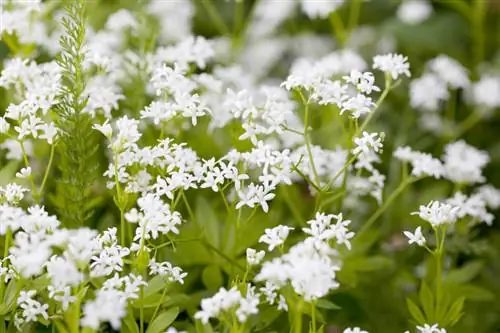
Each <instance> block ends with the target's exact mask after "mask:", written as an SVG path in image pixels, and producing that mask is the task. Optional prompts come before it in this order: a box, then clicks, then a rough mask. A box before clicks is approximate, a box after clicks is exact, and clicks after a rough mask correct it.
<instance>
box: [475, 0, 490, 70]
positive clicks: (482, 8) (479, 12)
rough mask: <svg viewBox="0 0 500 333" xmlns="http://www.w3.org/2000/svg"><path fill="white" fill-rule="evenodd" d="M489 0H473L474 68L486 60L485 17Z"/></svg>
mask: <svg viewBox="0 0 500 333" xmlns="http://www.w3.org/2000/svg"><path fill="white" fill-rule="evenodd" d="M487 3H488V2H487V1H483V0H476V1H473V4H474V6H473V8H472V10H473V11H472V33H473V44H474V45H473V47H472V50H473V53H474V54H473V59H474V67H475V68H474V70H476V69H477V66H478V65H479V64H480V63H481V62H482V61H483V60H484V51H485V50H484V47H485V38H484V37H485V34H484V18H485V16H486V5H487Z"/></svg>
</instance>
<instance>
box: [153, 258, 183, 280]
mask: <svg viewBox="0 0 500 333" xmlns="http://www.w3.org/2000/svg"><path fill="white" fill-rule="evenodd" d="M149 269H150V274H151V275H162V276H166V277H167V279H168V280H169V281H170V282H178V283H180V284H184V278H185V277H186V276H187V273H185V272H183V271H182V269H181V268H180V267H174V266H172V264H171V263H169V262H168V261H164V262H160V263H157V262H156V261H155V259H154V258H153V259H151V260H150V261H149Z"/></svg>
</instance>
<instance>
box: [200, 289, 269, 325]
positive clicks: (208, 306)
mask: <svg viewBox="0 0 500 333" xmlns="http://www.w3.org/2000/svg"><path fill="white" fill-rule="evenodd" d="M259 297H260V294H259V293H257V292H256V291H255V287H252V286H250V285H248V290H247V292H246V295H245V296H243V295H242V294H241V292H240V291H239V290H238V289H237V288H236V287H233V288H231V289H229V290H226V289H224V288H220V289H219V291H218V292H217V293H216V294H215V295H213V296H212V297H211V298H205V299H203V300H202V301H201V310H200V311H198V312H197V313H196V314H195V315H194V317H195V318H196V319H199V320H201V322H202V323H205V324H206V323H208V321H209V319H210V318H219V317H220V316H222V315H223V314H225V313H229V314H234V315H236V317H237V318H238V321H239V322H240V323H244V322H245V321H246V320H247V319H248V317H249V316H251V315H253V314H257V313H258V312H259V310H258V308H257V306H258V305H259V303H260V300H259Z"/></svg>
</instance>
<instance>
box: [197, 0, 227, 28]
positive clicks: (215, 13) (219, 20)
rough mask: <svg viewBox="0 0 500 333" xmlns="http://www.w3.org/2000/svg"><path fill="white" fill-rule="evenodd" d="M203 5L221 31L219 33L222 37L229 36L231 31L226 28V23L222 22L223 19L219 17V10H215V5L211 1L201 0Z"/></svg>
mask: <svg viewBox="0 0 500 333" xmlns="http://www.w3.org/2000/svg"><path fill="white" fill-rule="evenodd" d="M201 3H202V5H203V7H204V8H205V10H206V11H207V14H208V16H209V17H210V20H212V22H213V24H214V25H215V27H216V28H217V30H219V33H220V34H222V35H229V34H230V33H229V29H228V28H227V26H226V23H224V21H223V20H222V17H221V16H220V15H219V12H218V11H217V8H215V6H214V4H213V3H212V1H211V0H201Z"/></svg>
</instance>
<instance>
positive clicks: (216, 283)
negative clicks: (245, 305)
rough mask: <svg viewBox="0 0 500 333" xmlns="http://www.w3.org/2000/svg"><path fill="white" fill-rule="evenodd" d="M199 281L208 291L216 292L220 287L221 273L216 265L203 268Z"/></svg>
mask: <svg viewBox="0 0 500 333" xmlns="http://www.w3.org/2000/svg"><path fill="white" fill-rule="evenodd" d="M201 280H202V281H203V284H204V285H205V287H207V289H208V290H212V291H216V290H217V289H219V287H220V286H221V285H222V273H221V271H220V268H219V267H218V266H217V265H210V266H207V267H205V269H204V270H203V273H202V274H201Z"/></svg>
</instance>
